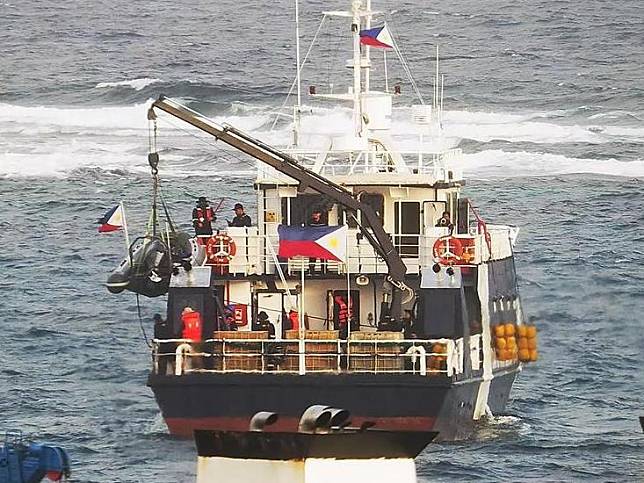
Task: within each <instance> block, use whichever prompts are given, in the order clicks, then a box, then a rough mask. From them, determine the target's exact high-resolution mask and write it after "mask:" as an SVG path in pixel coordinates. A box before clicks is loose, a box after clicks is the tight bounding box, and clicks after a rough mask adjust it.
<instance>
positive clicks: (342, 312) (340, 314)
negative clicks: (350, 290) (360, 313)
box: [334, 295, 354, 339]
mask: <svg viewBox="0 0 644 483" xmlns="http://www.w3.org/2000/svg"><path fill="white" fill-rule="evenodd" d="M334 300H335V305H336V307H337V308H336V310H337V319H336V320H337V323H338V325H337V327H336V329H338V330H339V331H340V339H346V338H347V336H348V335H349V320H351V321H352V319H353V300H352V301H351V302H352V303H351V306H349V305H348V304H347V302H346V300H345V299H344V297H343V296H342V295H336V296H335V297H334ZM351 328H352V329H353V328H354V327H353V324H352V326H351Z"/></svg>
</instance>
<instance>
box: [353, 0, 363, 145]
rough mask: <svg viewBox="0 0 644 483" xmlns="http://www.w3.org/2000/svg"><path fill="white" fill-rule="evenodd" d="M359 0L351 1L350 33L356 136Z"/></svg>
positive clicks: (359, 119) (358, 126)
mask: <svg viewBox="0 0 644 483" xmlns="http://www.w3.org/2000/svg"><path fill="white" fill-rule="evenodd" d="M361 3H362V2H361V1H360V0H353V2H352V3H351V13H352V14H353V20H352V21H351V34H352V35H353V127H354V131H355V135H356V137H359V136H360V134H361V133H362V114H361V109H360V94H361V86H360V60H361V59H360V5H361Z"/></svg>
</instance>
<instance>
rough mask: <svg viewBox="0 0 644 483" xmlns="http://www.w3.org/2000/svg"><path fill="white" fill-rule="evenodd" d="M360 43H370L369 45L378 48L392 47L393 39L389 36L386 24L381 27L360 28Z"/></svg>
mask: <svg viewBox="0 0 644 483" xmlns="http://www.w3.org/2000/svg"><path fill="white" fill-rule="evenodd" d="M360 43H361V44H362V45H370V46H371V47H378V48H380V49H393V48H394V39H392V38H391V34H390V33H389V29H387V24H385V25H383V26H382V27H376V28H372V29H368V30H361V31H360Z"/></svg>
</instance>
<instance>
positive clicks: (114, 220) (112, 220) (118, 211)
mask: <svg viewBox="0 0 644 483" xmlns="http://www.w3.org/2000/svg"><path fill="white" fill-rule="evenodd" d="M97 223H100V226H99V227H98V232H99V233H109V232H110V231H116V230H120V229H122V228H123V224H124V223H123V206H122V205H121V204H118V205H116V206H115V207H114V208H110V209H109V210H107V213H105V214H104V215H103V216H102V217H101V218H99V219H98V220H97Z"/></svg>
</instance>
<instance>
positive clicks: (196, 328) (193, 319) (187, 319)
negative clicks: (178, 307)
mask: <svg viewBox="0 0 644 483" xmlns="http://www.w3.org/2000/svg"><path fill="white" fill-rule="evenodd" d="M181 324H182V327H181V338H182V339H189V340H193V341H196V342H200V341H201V338H202V334H201V327H202V325H203V324H202V323H201V314H200V313H199V312H197V311H196V310H194V309H193V308H192V307H186V308H185V309H183V311H182V312H181Z"/></svg>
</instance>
